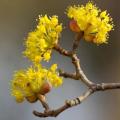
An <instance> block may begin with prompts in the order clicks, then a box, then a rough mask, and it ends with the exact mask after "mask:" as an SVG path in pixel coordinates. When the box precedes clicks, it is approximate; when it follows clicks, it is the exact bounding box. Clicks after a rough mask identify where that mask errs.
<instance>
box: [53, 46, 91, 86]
mask: <svg viewBox="0 0 120 120" xmlns="http://www.w3.org/2000/svg"><path fill="white" fill-rule="evenodd" d="M54 50H56V51H57V52H59V53H60V54H62V55H64V56H67V57H69V58H71V60H72V63H73V65H74V66H75V70H76V72H75V74H74V73H73V74H71V73H67V72H60V75H61V76H63V77H65V78H72V79H75V80H80V79H81V80H82V82H83V83H85V84H86V85H87V86H88V87H89V88H91V85H92V84H93V83H92V82H91V81H90V80H89V79H88V78H87V77H86V75H85V74H84V73H83V71H82V69H81V67H80V61H79V59H78V57H77V55H76V54H75V53H74V52H73V51H67V50H65V49H63V48H62V47H61V46H60V45H58V44H57V45H55V47H54Z"/></svg>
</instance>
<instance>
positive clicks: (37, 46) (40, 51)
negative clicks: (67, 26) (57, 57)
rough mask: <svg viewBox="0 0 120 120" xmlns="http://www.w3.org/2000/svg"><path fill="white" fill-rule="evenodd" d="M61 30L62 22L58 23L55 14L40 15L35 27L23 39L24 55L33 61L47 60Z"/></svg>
mask: <svg viewBox="0 0 120 120" xmlns="http://www.w3.org/2000/svg"><path fill="white" fill-rule="evenodd" d="M61 31H62V24H59V23H58V17H57V16H52V17H48V16H47V15H45V16H40V17H39V20H38V25H37V28H36V29H35V30H34V31H33V32H30V33H29V35H28V37H27V39H26V41H25V45H26V50H25V51H24V55H25V56H27V57H28V58H29V59H30V60H31V61H32V62H34V63H39V62H40V61H41V60H45V61H49V59H50V56H51V50H52V48H53V47H54V45H55V44H56V43H57V42H58V38H59V36H60V33H61Z"/></svg>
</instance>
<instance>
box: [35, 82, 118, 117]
mask: <svg viewBox="0 0 120 120" xmlns="http://www.w3.org/2000/svg"><path fill="white" fill-rule="evenodd" d="M111 89H120V83H102V84H94V85H93V86H92V89H89V90H88V91H86V92H85V93H84V94H83V95H81V96H79V97H77V98H76V99H73V100H67V101H66V102H65V104H64V105H63V106H62V107H60V108H58V109H56V110H50V109H49V110H48V111H45V112H44V113H41V112H37V111H33V114H34V115H35V116H37V117H57V116H58V115H59V114H60V113H62V112H63V111H65V110H67V109H68V108H71V107H73V106H77V105H78V104H80V103H82V102H83V101H84V100H85V99H86V98H88V97H89V96H90V95H91V94H93V93H95V92H97V91H105V90H111Z"/></svg>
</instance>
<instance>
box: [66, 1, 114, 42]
mask: <svg viewBox="0 0 120 120" xmlns="http://www.w3.org/2000/svg"><path fill="white" fill-rule="evenodd" d="M67 16H68V17H69V18H71V19H73V20H74V21H76V22H77V25H78V27H79V28H80V31H82V32H84V39H85V40H86V41H90V42H93V43H96V44H102V43H106V42H107V39H108V32H109V31H111V30H112V29H113V23H112V18H111V17H110V16H109V14H107V12H106V11H103V12H101V10H100V9H98V8H97V7H96V6H95V5H94V4H93V3H92V2H88V3H87V4H86V5H85V6H83V5H81V6H79V5H78V6H70V7H68V9H67ZM76 28H77V27H76Z"/></svg>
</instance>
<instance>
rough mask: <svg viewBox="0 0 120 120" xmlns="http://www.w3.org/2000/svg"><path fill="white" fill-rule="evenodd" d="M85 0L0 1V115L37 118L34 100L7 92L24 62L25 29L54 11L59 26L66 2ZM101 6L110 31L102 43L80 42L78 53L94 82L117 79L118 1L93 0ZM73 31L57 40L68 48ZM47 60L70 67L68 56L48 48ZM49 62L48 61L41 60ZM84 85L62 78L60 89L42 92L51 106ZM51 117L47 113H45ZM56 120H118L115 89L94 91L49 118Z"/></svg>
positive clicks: (13, 119) (2, 118) (1, 119)
mask: <svg viewBox="0 0 120 120" xmlns="http://www.w3.org/2000/svg"><path fill="white" fill-rule="evenodd" d="M87 1H88V0H0V120H39V119H40V118H37V117H35V116H33V115H32V110H34V109H37V110H39V111H42V110H43V109H42V107H41V105H39V102H38V103H36V104H32V105H31V104H29V103H27V102H24V103H22V104H17V103H16V102H15V101H14V99H13V97H11V96H10V80H11V79H12V74H13V73H14V71H15V70H18V69H22V68H26V67H27V66H28V65H29V64H30V62H28V60H27V59H25V58H24V57H23V56H22V54H21V53H22V51H23V50H24V47H23V41H24V38H25V37H26V36H27V33H28V32H29V31H31V30H33V29H34V27H35V25H36V21H35V19H36V18H38V15H39V14H46V13H47V14H48V15H53V14H56V15H58V16H59V18H60V22H62V23H63V25H64V26H67V25H68V21H69V20H68V18H67V17H66V15H65V14H64V11H65V9H66V7H67V6H69V5H73V4H82V3H85V2H87ZM94 1H95V3H96V4H97V6H99V7H100V8H101V9H102V10H105V9H107V11H108V12H109V13H110V15H111V16H112V17H113V20H114V24H115V30H114V31H112V32H111V33H110V38H109V43H108V44H107V45H101V46H96V45H94V44H91V43H87V42H85V41H81V43H80V48H79V50H78V55H79V57H80V59H81V66H82V68H83V70H84V71H85V73H86V75H87V76H88V77H89V78H90V79H91V80H92V81H94V82H98V83H101V82H120V40H119V37H120V15H119V11H120V7H119V5H120V1H119V0H114V1H113V0H94ZM73 39H74V34H73V33H72V32H71V31H70V30H68V29H67V27H66V29H64V31H63V33H62V37H61V41H60V43H61V45H62V46H63V47H65V48H66V49H70V47H71V45H72V41H73ZM52 63H58V64H59V67H60V68H64V70H66V71H70V72H72V71H73V70H74V68H73V66H72V64H71V61H70V60H69V59H67V58H64V57H62V56H60V55H59V54H58V53H56V52H54V53H53V56H52V60H51V61H50V63H49V65H50V64H52ZM44 65H45V66H49V65H48V63H44ZM84 90H85V86H84V85H83V84H82V83H81V82H80V81H73V80H70V79H64V84H63V86H61V87H60V88H58V89H56V90H53V91H52V92H51V93H50V94H48V101H49V103H50V105H51V106H52V107H53V108H56V107H58V106H60V105H62V104H63V102H64V100H66V99H69V98H75V97H77V96H79V95H80V94H81V93H82V92H83V91H84ZM45 119H46V120H52V119H53V118H45ZM55 119H56V120H67V119H69V120H73V119H77V120H79V119H80V120H120V90H114V91H106V92H99V93H97V94H94V95H92V96H91V97H89V98H88V99H87V100H86V101H84V102H83V103H82V104H81V105H79V106H77V107H74V108H72V109H69V110H67V111H65V112H64V113H62V114H61V115H60V116H58V117H57V118H55Z"/></svg>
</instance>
